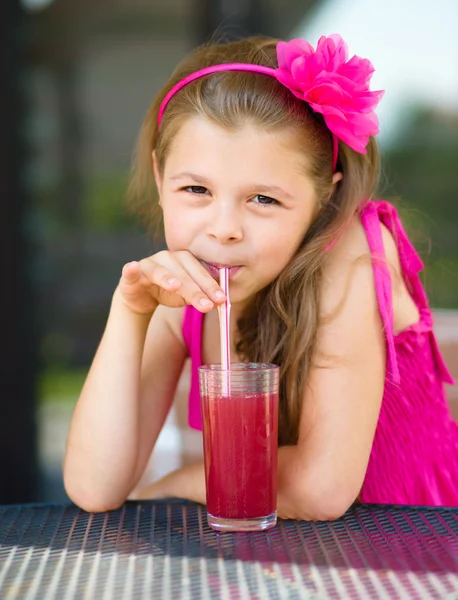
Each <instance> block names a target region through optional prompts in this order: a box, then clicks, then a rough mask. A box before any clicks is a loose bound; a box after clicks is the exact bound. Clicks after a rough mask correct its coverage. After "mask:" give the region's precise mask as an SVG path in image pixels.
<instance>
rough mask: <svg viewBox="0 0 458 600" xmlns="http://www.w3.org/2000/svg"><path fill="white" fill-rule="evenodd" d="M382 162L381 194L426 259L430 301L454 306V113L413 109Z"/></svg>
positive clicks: (457, 287) (457, 134)
mask: <svg viewBox="0 0 458 600" xmlns="http://www.w3.org/2000/svg"><path fill="white" fill-rule="evenodd" d="M383 164H384V172H385V179H386V187H385V189H384V190H382V196H383V197H384V198H387V199H389V200H392V201H393V203H394V204H396V206H397V207H398V209H399V212H400V214H401V217H402V219H403V222H404V224H405V226H406V229H407V231H408V233H409V235H410V237H411V238H412V241H413V242H414V244H415V246H416V248H417V249H418V250H419V252H420V254H421V256H422V258H423V260H424V262H425V271H424V273H423V281H424V283H425V286H426V290H427V293H428V297H429V299H430V303H431V305H432V306H434V307H437V308H458V237H457V235H456V228H457V224H458V114H456V113H447V112H437V111H433V110H431V109H427V108H418V109H416V110H415V111H414V112H413V114H412V117H411V121H410V123H409V125H408V126H407V127H406V128H405V129H404V131H403V132H402V135H400V136H399V141H398V143H397V144H396V145H395V146H394V147H393V148H392V149H390V150H388V151H386V152H385V153H384V156H383Z"/></svg>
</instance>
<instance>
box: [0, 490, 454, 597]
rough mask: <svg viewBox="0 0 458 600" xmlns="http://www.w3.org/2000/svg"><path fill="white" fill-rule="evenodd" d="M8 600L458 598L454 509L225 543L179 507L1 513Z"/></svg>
mask: <svg viewBox="0 0 458 600" xmlns="http://www.w3.org/2000/svg"><path fill="white" fill-rule="evenodd" d="M0 598H1V600H14V599H17V598H21V599H22V598H26V599H27V600H32V599H37V600H47V599H48V598H49V599H51V598H53V599H54V598H55V599H56V600H67V599H70V598H72V599H80V598H81V599H92V598H94V599H97V600H98V599H102V600H103V599H111V598H125V599H126V600H131V599H136V598H141V599H143V598H144V599H150V598H172V599H173V600H179V599H187V598H190V599H194V598H196V599H198V600H201V599H212V598H226V599H231V600H232V599H235V598H237V599H238V598H240V599H242V598H243V599H245V598H247V599H250V600H253V599H259V600H261V599H262V600H264V599H265V598H285V599H288V600H294V599H296V598H300V599H302V598H314V599H320V600H321V599H326V598H360V599H364V600H367V599H369V598H384V599H386V600H393V599H395V598H418V599H423V598H440V599H441V600H442V599H444V598H450V599H458V510H455V509H425V508H405V507H382V506H365V505H356V506H354V507H353V508H352V509H350V510H349V511H348V512H347V513H346V514H345V515H344V517H342V518H341V519H339V520H338V521H335V522H332V523H307V522H302V521H301V522H296V521H279V523H278V524H277V526H276V527H275V528H274V529H271V530H270V531H268V532H263V533H221V534H217V533H215V532H214V531H212V530H211V529H210V528H209V527H208V526H207V523H206V513H205V508H204V507H202V506H200V505H197V504H193V503H190V502H183V501H175V500H171V501H162V502H153V501H141V502H127V503H126V504H125V505H124V506H123V507H122V508H121V509H119V510H116V511H112V512H109V513H101V514H88V513H85V512H83V511H81V510H79V509H78V508H76V507H75V506H72V505H70V504H69V505H50V504H46V505H43V504H42V505H17V506H3V507H0Z"/></svg>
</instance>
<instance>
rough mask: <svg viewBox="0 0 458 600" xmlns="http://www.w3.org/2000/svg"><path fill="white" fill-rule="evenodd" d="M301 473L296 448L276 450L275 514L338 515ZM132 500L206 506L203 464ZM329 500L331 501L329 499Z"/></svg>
mask: <svg viewBox="0 0 458 600" xmlns="http://www.w3.org/2000/svg"><path fill="white" fill-rule="evenodd" d="M307 479H308V478H307V477H305V476H304V475H303V473H302V471H301V467H300V460H299V456H298V447H297V446H284V447H281V448H279V450H278V480H277V483H278V485H277V513H278V516H279V518H281V519H302V520H318V519H329V518H334V517H338V516H340V514H336V515H331V514H328V512H327V507H328V505H329V499H328V498H320V495H319V490H320V482H319V481H315V482H311V483H310V484H309V485H308V486H307V485H306V484H305V481H306V480H307ZM132 498H135V499H141V498H143V499H148V498H150V499H164V498H185V499H186V500H192V501H194V502H199V503H201V504H205V503H206V490H205V469H204V463H203V461H201V462H198V463H194V464H191V465H186V466H185V467H182V468H181V469H177V470H176V471H172V472H171V473H168V474H167V475H165V476H164V477H162V479H160V480H158V481H156V482H154V483H153V484H151V485H149V486H148V487H146V488H144V489H143V490H141V491H140V492H138V493H137V494H135V496H132ZM331 500H332V499H331Z"/></svg>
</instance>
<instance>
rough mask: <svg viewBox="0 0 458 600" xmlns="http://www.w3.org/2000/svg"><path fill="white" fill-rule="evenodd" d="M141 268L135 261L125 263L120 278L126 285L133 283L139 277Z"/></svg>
mask: <svg viewBox="0 0 458 600" xmlns="http://www.w3.org/2000/svg"><path fill="white" fill-rule="evenodd" d="M141 272H142V271H141V267H140V264H139V263H138V262H137V261H133V262H130V263H127V264H125V265H124V266H123V268H122V273H121V274H122V277H124V279H125V280H126V282H128V283H135V282H136V281H137V280H138V279H140V277H141Z"/></svg>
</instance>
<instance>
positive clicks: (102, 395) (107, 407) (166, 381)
mask: <svg viewBox="0 0 458 600" xmlns="http://www.w3.org/2000/svg"><path fill="white" fill-rule="evenodd" d="M168 311H173V312H174V313H175V314H178V313H181V311H179V310H177V309H170V308H166V307H163V306H159V307H158V308H157V309H156V310H155V311H154V314H153V316H152V317H151V318H150V317H149V316H145V315H139V314H135V313H133V312H132V311H131V310H130V309H129V308H128V307H126V306H125V304H124V303H123V302H122V301H121V300H120V298H119V294H118V293H115V294H114V297H113V302H112V306H111V310H110V314H109V317H108V322H107V325H106V329H105V332H104V335H103V337H102V340H101V343H100V345H99V348H98V350H97V353H96V356H95V358H94V361H93V363H92V366H91V369H90V371H89V374H88V377H87V379H86V382H85V384H84V387H83V390H82V392H81V395H80V398H79V400H78V403H77V405H76V408H75V411H74V414H73V418H72V421H71V426H70V432H69V435H68V440H67V450H66V456H65V461H64V483H65V488H66V491H67V493H68V495H69V497H70V498H71V499H72V500H73V501H74V502H75V503H76V504H77V505H78V506H80V507H82V508H83V509H85V510H88V511H93V512H99V511H105V510H109V509H112V508H116V507H118V506H119V505H121V504H122V503H123V502H124V501H125V499H126V497H127V495H128V494H129V492H130V491H131V490H132V488H133V487H134V486H135V484H136V482H137V480H138V479H139V478H140V476H141V475H142V473H143V471H144V469H145V467H146V463H147V461H148V458H149V456H150V454H151V451H152V449H153V447H154V444H155V443H156V440H157V438H158V436H159V433H160V431H161V428H162V426H163V424H164V421H165V418H166V416H167V413H168V411H169V409H170V405H171V402H172V400H173V396H174V392H175V388H176V385H177V382H178V379H179V376H180V373H181V370H182V368H183V363H184V360H185V357H186V350H185V347H184V345H183V343H182V342H180V340H179V339H178V338H177V336H176V335H175V334H174V333H173V332H172V330H171V328H170V326H169V324H168V319H167V317H168ZM145 342H146V343H145ZM144 347H145V348H147V350H146V351H145V354H146V356H145V357H144V360H142V358H143V354H144V351H143V349H144ZM142 362H143V365H142Z"/></svg>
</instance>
